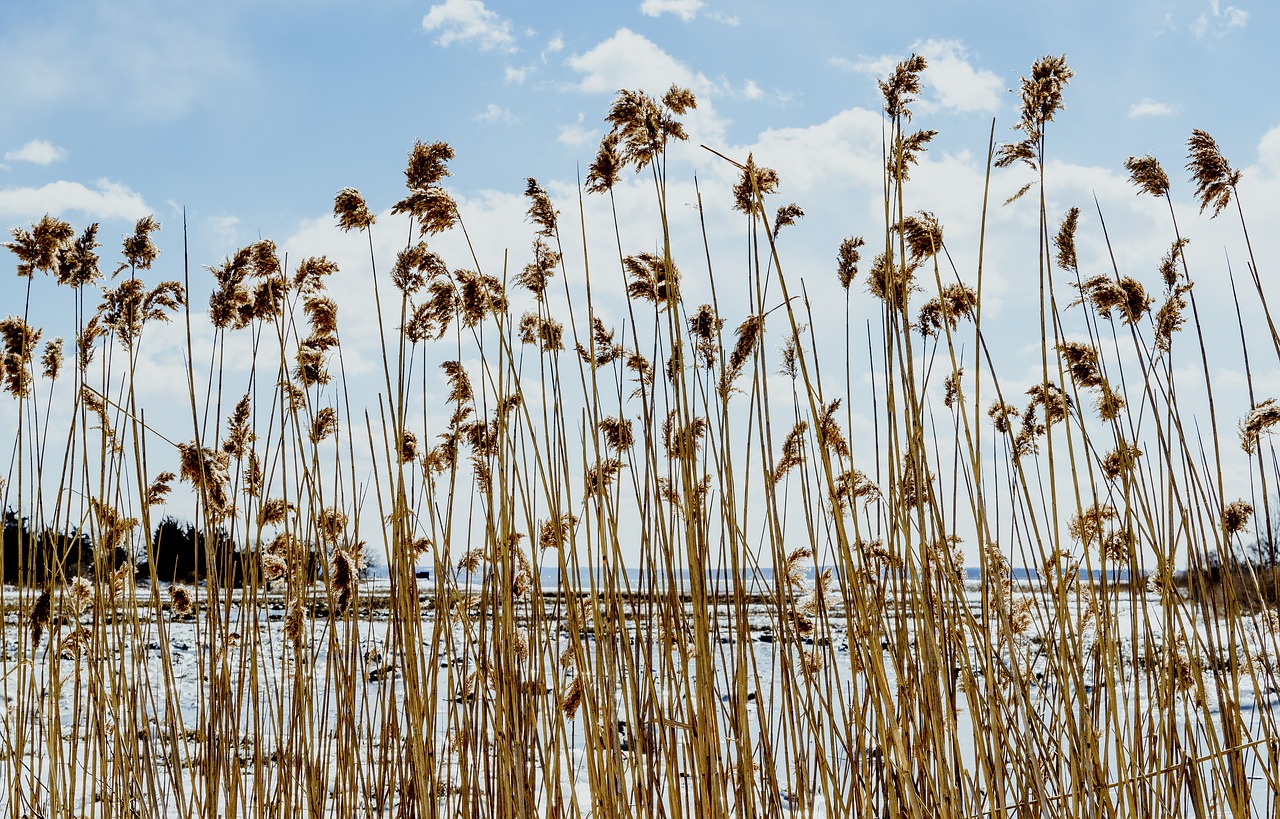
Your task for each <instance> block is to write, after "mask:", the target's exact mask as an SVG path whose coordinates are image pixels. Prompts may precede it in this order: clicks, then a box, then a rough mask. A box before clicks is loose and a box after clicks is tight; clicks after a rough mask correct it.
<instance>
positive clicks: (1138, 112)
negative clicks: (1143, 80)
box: [1129, 97, 1177, 117]
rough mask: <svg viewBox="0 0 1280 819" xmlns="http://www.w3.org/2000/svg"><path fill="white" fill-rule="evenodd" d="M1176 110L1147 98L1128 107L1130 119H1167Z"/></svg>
mask: <svg viewBox="0 0 1280 819" xmlns="http://www.w3.org/2000/svg"><path fill="white" fill-rule="evenodd" d="M1176 110H1177V109H1176V108H1174V107H1173V106H1172V105H1169V104H1168V103H1167V102H1157V101H1156V100H1153V99H1151V98H1150V97H1147V98H1146V99H1143V100H1140V101H1138V102H1135V103H1134V104H1133V105H1130V106H1129V116H1131V117H1167V116H1169V115H1170V114H1172V113H1173V112H1174V111H1176Z"/></svg>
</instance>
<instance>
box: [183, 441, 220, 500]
mask: <svg viewBox="0 0 1280 819" xmlns="http://www.w3.org/2000/svg"><path fill="white" fill-rule="evenodd" d="M178 453H179V455H180V456H181V458H180V460H181V464H182V468H181V469H180V470H179V475H180V476H181V478H182V480H184V481H186V482H188V483H190V484H191V485H192V486H194V487H196V489H197V490H199V489H203V490H204V492H205V493H206V495H207V498H206V501H207V506H208V511H209V513H210V514H211V515H213V516H215V517H219V516H222V515H225V514H227V513H228V512H230V511H231V475H230V472H229V469H230V466H231V459H230V457H229V456H228V455H227V453H225V452H214V451H213V450H211V449H209V448H207V447H204V448H201V447H198V446H196V445H195V443H194V442H192V443H189V444H178Z"/></svg>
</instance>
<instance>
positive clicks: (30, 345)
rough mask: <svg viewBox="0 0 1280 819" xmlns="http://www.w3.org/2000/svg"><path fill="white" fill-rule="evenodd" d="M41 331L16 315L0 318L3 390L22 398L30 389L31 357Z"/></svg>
mask: <svg viewBox="0 0 1280 819" xmlns="http://www.w3.org/2000/svg"><path fill="white" fill-rule="evenodd" d="M40 335H41V331H40V330H39V329H37V328H35V327H32V326H31V325H29V324H27V323H26V322H25V321H23V320H22V319H20V318H18V317H17V316H9V317H8V318H5V319H3V320H0V339H3V341H4V373H3V374H4V380H5V386H4V388H5V390H6V391H7V392H10V393H12V394H13V395H14V396H16V397H18V398H22V397H24V396H25V395H27V393H28V392H29V391H30V389H31V357H32V356H33V355H35V350H36V344H38V343H39V341H40Z"/></svg>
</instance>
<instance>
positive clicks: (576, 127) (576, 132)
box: [556, 113, 600, 145]
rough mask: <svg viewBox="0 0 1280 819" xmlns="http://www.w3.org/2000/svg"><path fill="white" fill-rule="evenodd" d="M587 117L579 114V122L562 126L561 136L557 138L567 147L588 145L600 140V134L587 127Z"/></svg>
mask: <svg viewBox="0 0 1280 819" xmlns="http://www.w3.org/2000/svg"><path fill="white" fill-rule="evenodd" d="M586 120H587V117H586V115H585V114H583V113H579V114H578V121H577V122H571V123H569V124H568V125H561V126H560V135H559V136H558V137H556V138H557V139H559V140H560V141H561V142H563V143H564V144H565V145H587V144H590V143H592V142H595V141H596V139H598V138H599V136H600V132H599V131H597V130H595V129H594V128H588V127H587V126H586Z"/></svg>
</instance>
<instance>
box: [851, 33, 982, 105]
mask: <svg viewBox="0 0 1280 819" xmlns="http://www.w3.org/2000/svg"><path fill="white" fill-rule="evenodd" d="M911 51H912V52H913V53H915V54H919V55H920V56H922V57H924V58H925V59H926V60H927V61H928V64H929V65H928V68H926V69H925V72H924V86H925V89H924V96H923V97H922V98H921V100H920V102H919V106H920V110H922V111H929V110H938V109H946V110H950V111H959V112H971V111H985V112H988V113H990V112H993V111H996V110H997V109H999V107H1000V92H1001V90H1002V89H1003V88H1004V83H1003V82H1002V81H1001V80H1000V78H999V77H998V76H996V74H994V73H993V72H991V71H988V70H987V69H985V68H978V67H976V66H975V65H974V64H973V58H972V55H971V54H970V53H969V50H968V49H967V48H965V47H964V44H963V43H962V42H960V41H959V40H923V41H921V40H917V41H916V42H915V43H914V44H913V45H912V46H911ZM903 59H904V56H897V55H892V54H885V55H881V56H878V57H862V58H861V59H859V60H857V61H856V62H855V61H851V60H847V59H845V58H843V57H834V58H832V59H831V60H830V61H829V62H830V63H831V65H833V66H835V67H836V68H840V69H844V70H846V71H858V72H860V73H863V74H870V75H871V76H873V77H877V78H879V77H884V76H886V75H888V74H889V73H890V72H891V71H893V69H894V66H896V65H897V64H898V63H900V62H902V60H903Z"/></svg>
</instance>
